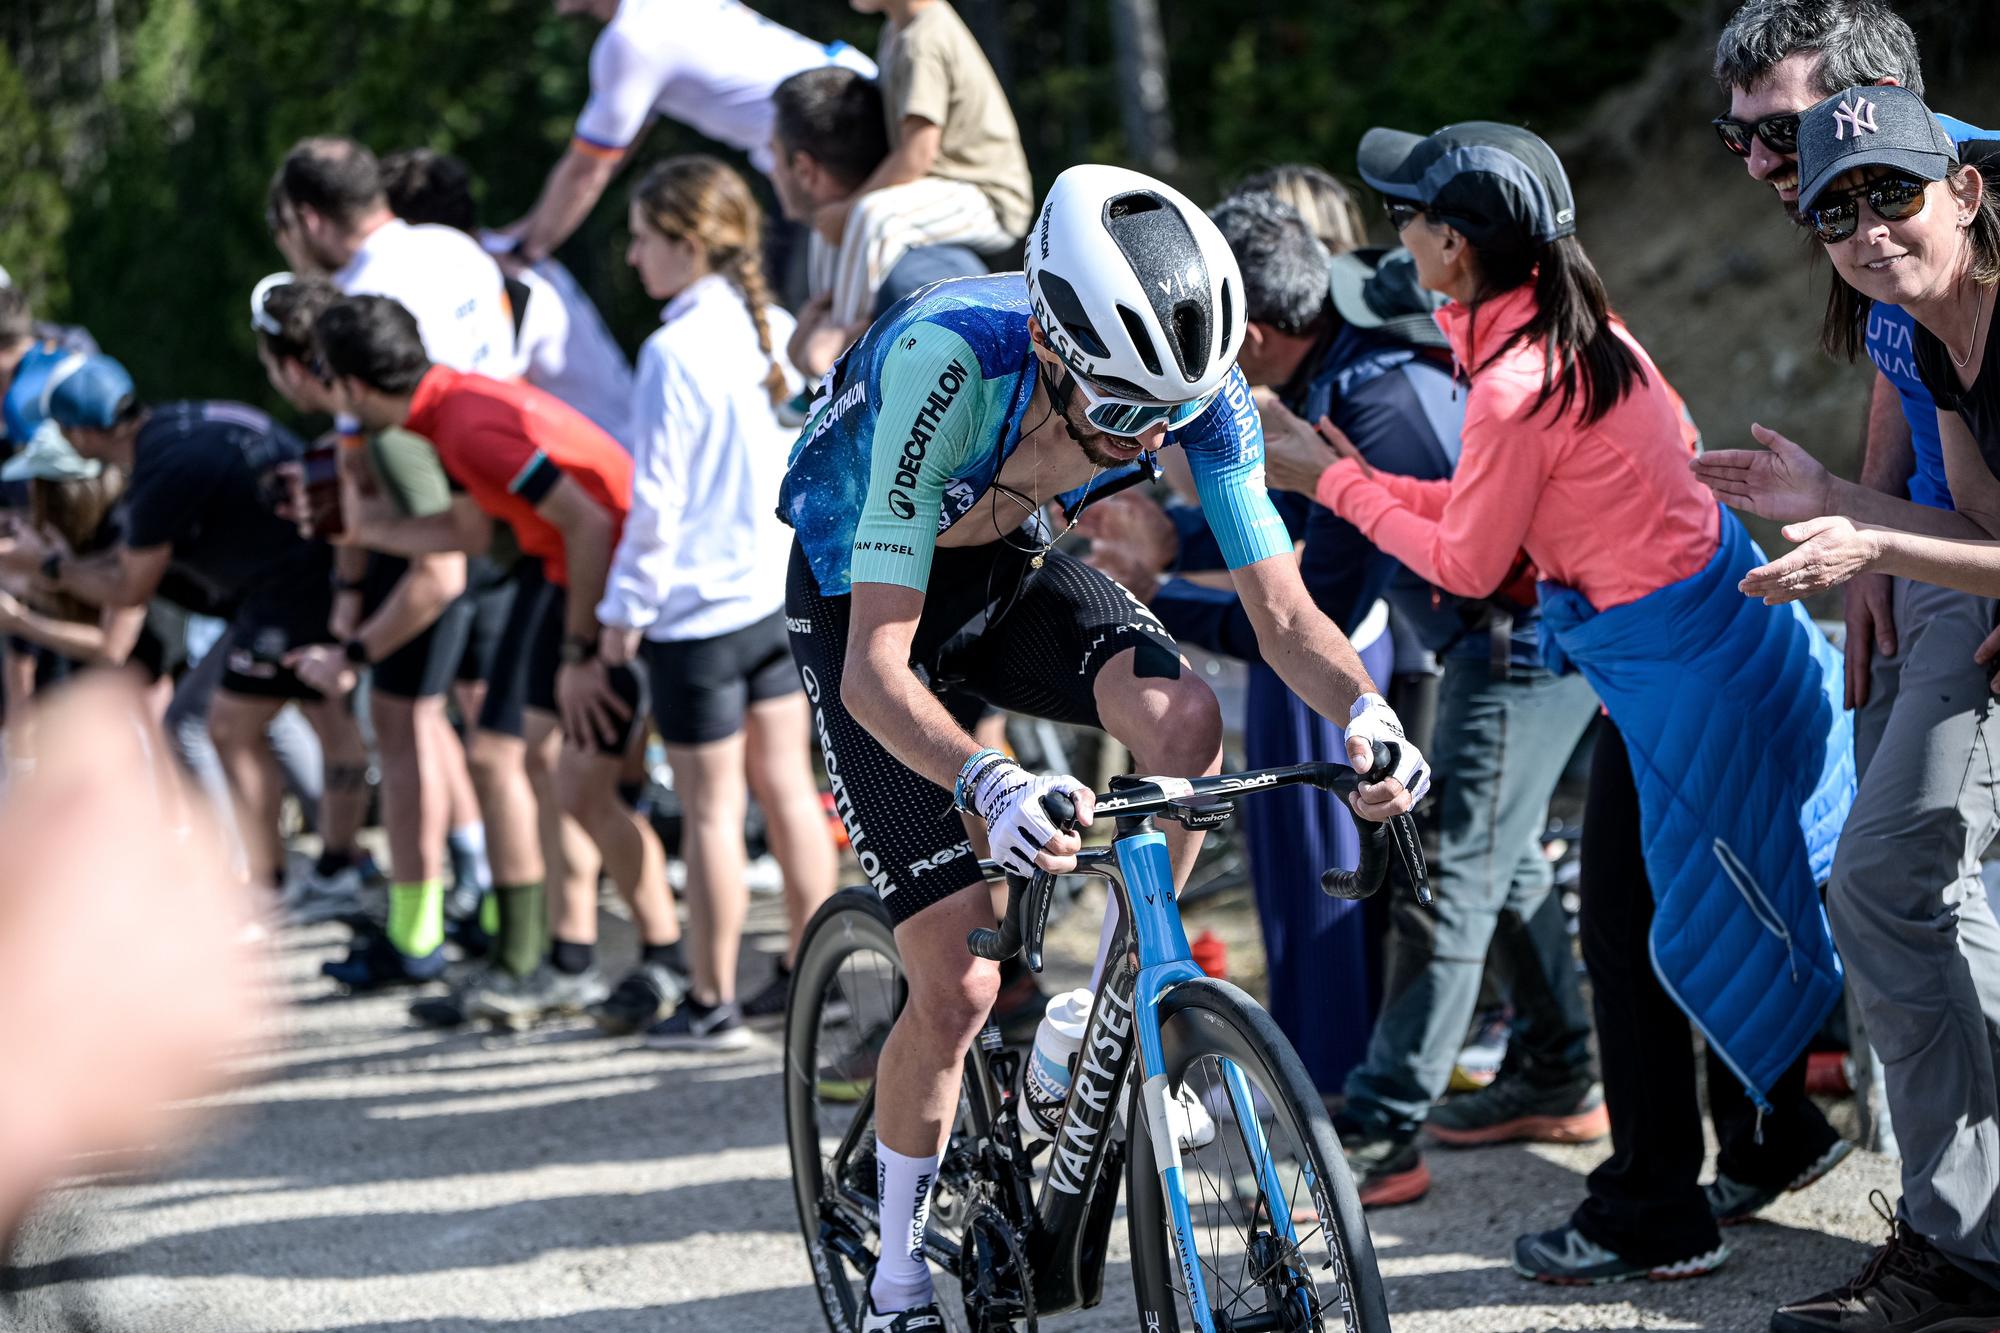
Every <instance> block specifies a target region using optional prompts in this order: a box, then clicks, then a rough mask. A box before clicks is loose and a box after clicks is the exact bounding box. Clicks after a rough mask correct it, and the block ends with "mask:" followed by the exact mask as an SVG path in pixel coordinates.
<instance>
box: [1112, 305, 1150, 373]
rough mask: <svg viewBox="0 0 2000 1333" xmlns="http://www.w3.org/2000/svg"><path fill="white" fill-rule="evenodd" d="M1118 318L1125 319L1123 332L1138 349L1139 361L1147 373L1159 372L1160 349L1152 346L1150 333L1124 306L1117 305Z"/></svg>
mask: <svg viewBox="0 0 2000 1333" xmlns="http://www.w3.org/2000/svg"><path fill="white" fill-rule="evenodd" d="M1118 318H1120V319H1122V320H1124V321H1125V333H1126V335H1127V336H1128V337H1130V338H1131V339H1132V346H1133V347H1135V348H1137V349H1138V352H1139V363H1140V364H1141V365H1143V366H1145V367H1146V373H1147V374H1148V375H1157V374H1159V373H1160V349H1159V348H1157V347H1155V346H1153V338H1152V335H1151V334H1149V333H1147V332H1146V326H1145V325H1144V324H1143V323H1141V322H1140V320H1139V317H1138V316H1137V315H1135V314H1133V313H1132V312H1131V310H1129V309H1127V308H1126V307H1125V306H1122V305H1121V306H1119V307H1118Z"/></svg>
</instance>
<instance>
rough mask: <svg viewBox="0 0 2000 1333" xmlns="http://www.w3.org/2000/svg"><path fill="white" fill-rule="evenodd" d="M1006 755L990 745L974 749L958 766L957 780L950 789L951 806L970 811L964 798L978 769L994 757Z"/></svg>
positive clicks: (1002, 757) (976, 775)
mask: <svg viewBox="0 0 2000 1333" xmlns="http://www.w3.org/2000/svg"><path fill="white" fill-rule="evenodd" d="M1006 757H1007V756H1006V755H1004V754H1002V753H1000V751H998V750H996V749H994V748H992V747H991V746H988V747H986V748H985V749H983V750H975V751H974V752H973V754H972V757H971V758H970V759H968V760H966V761H965V763H964V764H962V765H960V766H959V770H958V780H957V781H956V782H955V783H953V784H952V789H951V803H952V806H953V807H954V808H956V809H959V810H964V811H966V812H967V813H972V812H973V811H972V807H971V806H969V805H967V804H966V800H967V796H968V793H969V792H970V790H971V787H972V783H973V781H974V780H976V779H977V777H978V776H979V772H980V770H982V769H983V768H984V766H985V765H986V764H988V763H990V762H991V761H993V760H995V759H1005V758H1006Z"/></svg>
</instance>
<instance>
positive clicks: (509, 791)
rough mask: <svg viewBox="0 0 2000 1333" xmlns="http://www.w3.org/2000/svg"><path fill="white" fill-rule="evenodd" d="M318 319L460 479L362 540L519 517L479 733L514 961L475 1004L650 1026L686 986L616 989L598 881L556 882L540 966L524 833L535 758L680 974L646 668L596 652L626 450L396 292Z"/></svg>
mask: <svg viewBox="0 0 2000 1333" xmlns="http://www.w3.org/2000/svg"><path fill="white" fill-rule="evenodd" d="M315 332H316V336H317V345H318V347H319V350H320V354H321V356H322V358H323V360H324V363H325V367H326V370H327V371H328V373H329V374H330V375H331V376H332V377H333V383H334V390H335V394H336V396H337V398H338V400H339V401H340V402H341V403H342V405H343V407H344V408H345V410H347V411H349V412H352V413H353V414H354V416H355V417H356V418H357V419H359V421H360V422H361V424H362V425H363V426H364V427H365V428H367V429H370V430H384V429H387V428H389V427H392V426H402V427H405V428H407V429H408V430H410V431H413V432H415V433H416V434H418V435H421V436H423V437H424V438H425V439H427V440H429V441H430V442H431V443H432V445H433V446H435V448H436V449H437V453H438V457H439V459H440V460H441V461H442V462H443V464H444V468H445V471H446V472H447V473H448V474H449V475H450V477H451V479H452V481H453V483H454V484H455V486H456V487H457V488H459V493H458V494H456V495H455V496H454V498H453V502H452V509H451V511H450V512H448V513H446V514H444V515H439V516H436V517H434V518H404V519H400V520H398V521H396V522H393V523H390V524H383V525H378V526H375V527H373V528H369V527H364V533H369V534H372V535H368V537H367V539H368V540H371V541H377V540H379V541H383V542H384V544H392V543H391V542H390V541H389V538H390V537H391V536H392V535H394V532H393V531H392V530H399V531H401V532H402V533H404V534H409V533H414V534H415V537H414V539H412V541H411V548H414V549H422V548H423V547H425V546H427V545H428V544H430V543H433V542H438V541H439V533H440V532H442V533H443V534H444V541H443V544H445V545H448V546H449V545H457V546H463V545H464V544H465V539H464V537H463V535H462V534H463V533H464V532H465V531H466V530H467V529H468V528H471V527H476V526H477V525H478V524H479V523H480V522H482V521H483V520H491V521H498V522H503V523H505V524H507V525H508V527H509V528H510V529H512V531H513V533H514V536H515V539H516V541H517V542H518V543H519V545H520V549H521V559H520V561H519V562H518V563H517V565H516V566H515V571H514V579H515V581H516V584H517V591H516V594H515V599H514V607H513V612H512V615H511V616H510V618H509V620H508V623H507V630H506V633H505V635H504V636H503V638H502V642H501V645H500V648H499V652H498V659H499V661H500V663H501V664H502V667H503V672H502V674H501V676H499V677H496V678H495V680H494V681H493V682H492V683H491V688H490V690H489V692H488V695H487V698H486V704H485V709H484V711H483V712H482V714H481V715H480V719H479V730H478V732H477V733H476V734H475V735H474V737H473V742H472V763H473V776H474V778H475V780H476V781H477V782H478V784H479V790H480V805H481V808H482V809H483V811H484V812H485V815H486V828H487V830H488V832H489V834H490V835H491V839H492V844H491V846H492V853H491V854H492V858H493V869H494V878H495V880H496V882H497V885H498V889H499V893H500V914H501V919H500V923H499V924H500V942H499V946H500V954H501V960H502V970H501V972H500V974H499V975H497V976H495V977H494V978H492V980H491V981H490V982H489V983H488V984H486V985H485V986H483V987H482V988H480V989H479V990H478V991H477V992H476V993H475V994H473V995H471V996H469V997H468V999H467V1001H466V1008H467V1011H468V1012H469V1013H471V1014H474V1015H483V1016H486V1017H491V1018H494V1019H496V1020H499V1021H501V1022H505V1023H509V1024H515V1025H520V1024H527V1023H532V1022H534V1021H535V1020H537V1019H539V1018H541V1017H544V1016H546V1015H551V1014H563V1013H574V1012H581V1011H584V1010H586V1009H593V1008H594V1009H596V1010H597V1011H598V1014H599V1018H600V1021H601V1022H604V1023H605V1024H606V1026H608V1027H612V1028H614V1029H619V1030H631V1029H632V1028H634V1027H636V1026H638V1025H639V1024H640V1023H642V1022H643V1023H650V1022H652V1021H653V1020H654V1019H655V1018H657V1017H659V1010H660V1009H661V1008H662V1007H664V1005H665V1004H667V1003H671V1002H673V1001H675V1000H677V999H678V998H679V997H678V995H677V994H670V995H668V996H666V997H664V999H662V998H661V997H659V996H658V995H657V994H655V995H653V996H652V997H651V1003H641V1004H639V1005H638V1006H637V1007H631V1008H628V1007H627V1006H628V1004H629V1002H631V1001H633V1000H634V999H635V998H636V999H639V1000H641V1001H643V1000H645V999H646V998H647V997H646V996H645V995H643V994H641V993H640V992H641V990H642V989H643V988H641V987H639V986H638V985H637V984H636V983H635V985H634V986H632V987H627V986H625V985H622V984H621V985H620V986H619V987H618V989H617V990H616V991H615V992H609V993H608V995H609V998H608V999H607V989H606V987H605V984H604V981H603V978H602V976H601V974H600V973H599V971H598V969H597V966H596V942H597V894H596V892H595V889H596V886H595V884H590V885H587V886H585V887H586V889H587V891H586V892H583V893H576V892H572V891H567V890H559V894H558V901H557V902H556V903H555V904H554V910H553V912H552V913H550V914H549V919H550V921H551V922H552V924H553V937H552V939H551V940H550V943H549V948H548V954H549V966H547V967H537V966H536V964H537V963H538V962H539V961H540V956H541V953H542V947H541V939H542V928H543V925H544V911H543V908H544V900H543V894H544V887H543V886H544V873H545V863H544V859H543V854H542V849H541V847H540V846H538V844H537V839H536V838H535V837H534V836H533V834H532V833H531V832H530V830H532V829H534V828H535V825H536V818H535V814H536V796H535V785H534V782H533V779H532V777H531V774H530V771H529V770H530V766H531V765H532V766H538V767H544V768H547V769H552V770H553V772H552V774H550V775H549V776H550V777H552V779H553V786H554V790H556V792H557V793H558V797H559V799H560V801H561V804H562V808H563V810H564V812H565V813H566V814H568V815H569V816H570V817H572V818H574V819H575V820H577V822H578V823H580V824H581V825H582V826H583V828H584V829H585V830H586V831H587V832H588V833H589V835H590V838H591V839H592V841H594V842H595V843H596V844H597V849H598V851H599V853H600V854H601V855H602V856H603V858H604V866H605V869H606V871H607V872H609V874H610V875H611V877H612V879H613V880H614V881H616V883H617V885H618V888H619V891H620V892H621V893H622V894H623V895H624V896H625V898H626V900H627V901H628V902H629V903H630V904H631V906H632V911H633V915H634V917H635V918H636V920H637V923H638V926H639V929H640V934H641V942H642V944H643V946H644V948H645V953H644V954H643V956H642V959H641V969H642V970H643V969H644V967H645V966H646V965H648V964H661V965H664V966H666V967H669V968H670V969H671V970H672V971H673V972H674V973H675V974H676V975H678V974H679V973H680V972H681V971H682V969H681V965H680V950H679V939H680V923H679V921H678V920H677V919H676V918H675V916H674V911H673V899H672V896H671V894H670V893H669V891H668V889H667V879H666V857H665V854H664V853H663V852H662V851H661V849H660V844H659V839H658V837H657V836H656V835H655V834H654V832H653V830H652V827H651V826H650V825H649V824H647V823H646V822H645V821H644V820H642V819H640V818H639V817H638V816H637V815H636V814H634V813H633V812H632V811H631V810H629V809H627V808H626V807H625V805H624V804H623V803H622V801H621V799H620V796H619V791H618V781H619V770H620V767H621V765H622V760H623V758H624V756H625V754H626V752H627V751H628V750H629V749H630V748H631V747H632V745H633V744H634V743H635V742H636V740H637V739H638V730H639V727H640V726H641V724H642V722H643V719H644V716H645V707H646V694H645V680H644V678H643V677H641V676H640V675H639V674H638V673H637V672H635V671H633V670H632V669H631V667H630V666H616V667H607V665H606V664H605V663H604V662H603V661H601V660H599V659H598V657H597V644H598V638H599V634H600V630H601V627H600V626H599V624H598V622H597V616H596V606H597V603H598V601H599V600H600V599H601V598H602V596H603V594H604V584H605V578H606V573H607V571H608V569H609V568H610V562H611V554H612V551H613V550H614V549H615V548H616V546H617V542H618V535H619V529H620V528H621V527H622V526H623V524H624V520H625V514H626V511H627V509H628V508H629V506H630V503H631V493H632V460H631V458H630V456H629V455H627V454H626V453H625V451H624V450H623V449H621V448H619V447H618V443H617V441H615V440H613V439H612V438H611V437H610V436H608V435H606V434H605V433H604V432H603V431H601V430H599V429H598V428H597V427H596V426H595V425H594V424H592V423H591V421H590V419H589V418H587V417H585V416H584V415H583V414H582V413H580V412H577V411H576V410H575V409H573V408H570V407H568V406H566V405H565V404H563V403H561V402H559V401H558V400H556V399H555V398H552V397H550V396H549V395H548V394H545V393H543V392H541V391H540V390H538V389H533V388H530V387H528V386H527V385H523V384H508V383H502V382H500V381H498V380H492V379H488V378H487V377H485V376H483V375H464V374H461V373H459V372H458V371H455V370H452V369H451V368H450V367H448V366H439V365H433V364H432V363H431V362H430V361H429V360H428V358H427V357H426V356H425V355H424V348H423V341H422V339H421V337H420V336H419V335H418V332H417V324H416V320H415V319H414V318H413V317H412V316H411V314H410V312H409V311H407V310H405V309H404V308H403V307H402V306H400V305H398V304H397V303H396V302H394V301H391V300H389V299H387V298H384V297H360V298H350V299H348V300H345V301H342V302H340V303H338V304H336V305H334V306H333V307H332V308H330V309H329V310H327V311H326V312H325V313H324V314H323V315H321V316H320V318H319V321H318V323H317V325H316V328H315ZM544 789H547V783H546V782H545V784H544ZM607 1004H608V1005H610V1006H611V1008H610V1009H609V1010H607V1009H606V1008H605V1006H606V1005H607Z"/></svg>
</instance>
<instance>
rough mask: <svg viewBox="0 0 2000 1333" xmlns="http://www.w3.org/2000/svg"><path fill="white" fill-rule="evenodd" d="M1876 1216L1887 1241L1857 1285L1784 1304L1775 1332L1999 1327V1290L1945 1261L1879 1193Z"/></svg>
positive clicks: (1945, 1332)
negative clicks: (1880, 1218)
mask: <svg viewBox="0 0 2000 1333" xmlns="http://www.w3.org/2000/svg"><path fill="white" fill-rule="evenodd" d="M1870 1198H1871V1200H1872V1201H1873V1202H1874V1203H1875V1211H1876V1212H1878V1213H1880V1214H1882V1216H1883V1220H1885V1221H1886V1222H1888V1223H1889V1242H1888V1244H1886V1245H1884V1246H1882V1247H1881V1248H1880V1249H1878V1250H1876V1251H1875V1253H1874V1254H1872V1255H1870V1256H1869V1257H1868V1262H1867V1263H1866V1264H1864V1265H1862V1268H1861V1272H1860V1273H1859V1274H1858V1275H1856V1277H1855V1279H1854V1280H1853V1281H1852V1282H1849V1283H1847V1284H1846V1285H1844V1286H1839V1287H1835V1288H1834V1289H1833V1290H1832V1291H1829V1292H1825V1293H1822V1294H1821V1295H1818V1296H1813V1297H1810V1298H1809V1299H1806V1300H1803V1301H1794V1302H1793V1303H1791V1304H1790V1305H1785V1306H1780V1307H1779V1308H1778V1310H1777V1312H1776V1313H1775V1314H1773V1315H1772V1316H1771V1333H1960V1331H1961V1330H1962V1331H1963V1333H1986V1330H1988V1329H1993V1328H2000V1289H1996V1288H1993V1287H1989V1286H1988V1285H1986V1284H1985V1283H1984V1282H1981V1281H1980V1280H1979V1279H1978V1278H1976V1277H1974V1276H1972V1274H1970V1273H1968V1272H1966V1271H1965V1270H1964V1269H1962V1268H1960V1267H1959V1266H1958V1265H1957V1264H1955V1263H1953V1262H1952V1261H1951V1260H1949V1259H1947V1258H1945V1256H1944V1254H1943V1252H1941V1251H1940V1250H1939V1249H1938V1248H1937V1247H1936V1246H1935V1245H1932V1244H1931V1243H1930V1242H1929V1241H1928V1240H1925V1239H1924V1238H1923V1237H1922V1236H1920V1235H1918V1234H1917V1233H1916V1232H1914V1231H1912V1230H1910V1227H1909V1224H1908V1223H1906V1222H1904V1221H1903V1220H1902V1219H1901V1218H1898V1217H1896V1216H1895V1215H1894V1213H1893V1212H1891V1210H1890V1208H1889V1201H1888V1199H1886V1198H1884V1197H1883V1195H1882V1192H1881V1191H1880V1190H1877V1191H1875V1192H1874V1193H1873V1194H1872V1195H1871V1196H1870Z"/></svg>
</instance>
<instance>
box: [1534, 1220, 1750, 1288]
mask: <svg viewBox="0 0 2000 1333" xmlns="http://www.w3.org/2000/svg"><path fill="white" fill-rule="evenodd" d="M1728 1257H1729V1247H1728V1246H1727V1245H1720V1244H1718V1245H1717V1246H1716V1247H1715V1248H1714V1249H1712V1250H1709V1251H1707V1252H1706V1253H1703V1254H1696V1255H1690V1256H1689V1257H1688V1258H1685V1259H1677V1260H1674V1261H1673V1262H1671V1263H1663V1264H1639V1263H1633V1262H1632V1261H1631V1260H1630V1259H1626V1258H1623V1257H1621V1256H1619V1255H1616V1254H1613V1253H1612V1252H1611V1251H1610V1250H1607V1249H1605V1248H1604V1247H1603V1246H1602V1245H1599V1244H1597V1243H1596V1242H1595V1241H1593V1240H1590V1239H1589V1238H1588V1237H1586V1236H1585V1235H1584V1234H1583V1233H1582V1232H1581V1231H1578V1230H1577V1229H1576V1227H1575V1226H1573V1225H1565V1226H1560V1227H1557V1228H1556V1229H1555V1230H1553V1231H1541V1232H1536V1233H1534V1234H1532V1235H1527V1236H1522V1237H1521V1238H1520V1239H1518V1240H1516V1241H1515V1242H1514V1271H1515V1272H1516V1273H1519V1274H1520V1275H1521V1276H1522V1277H1525V1278H1529V1279H1532V1280H1533V1281H1536V1282H1548V1283H1552V1284H1554V1285H1556V1286H1559V1287H1595V1286H1601V1285H1603V1284H1604V1283H1606V1282H1627V1281H1630V1280H1631V1279H1633V1278H1641V1277H1643V1278H1647V1279H1649V1280H1651V1281H1653V1282H1675V1281H1678V1280H1680V1279H1681V1278H1687V1277H1702V1276H1705V1275H1707V1274H1709V1273H1713V1272H1714V1271H1715V1270H1716V1269H1718V1268H1720V1267H1722V1261H1723V1260H1725V1259H1727V1258H1728Z"/></svg>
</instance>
